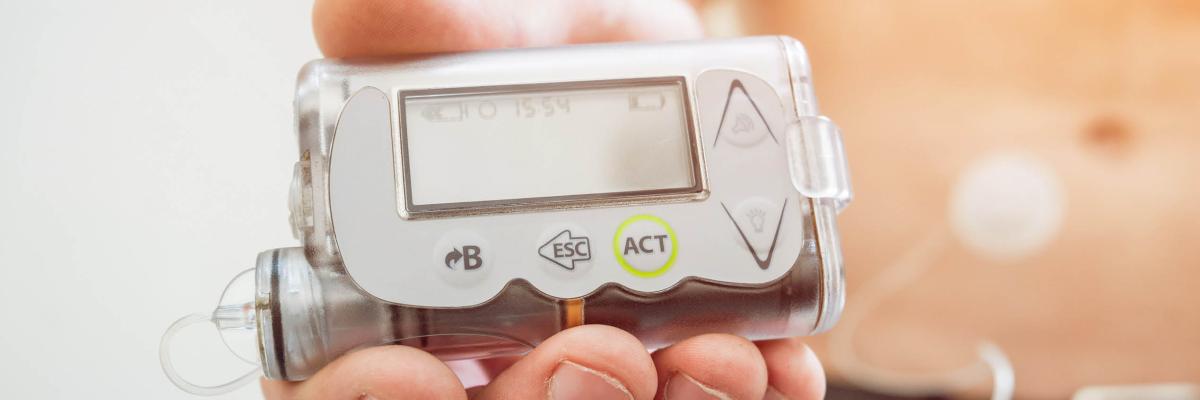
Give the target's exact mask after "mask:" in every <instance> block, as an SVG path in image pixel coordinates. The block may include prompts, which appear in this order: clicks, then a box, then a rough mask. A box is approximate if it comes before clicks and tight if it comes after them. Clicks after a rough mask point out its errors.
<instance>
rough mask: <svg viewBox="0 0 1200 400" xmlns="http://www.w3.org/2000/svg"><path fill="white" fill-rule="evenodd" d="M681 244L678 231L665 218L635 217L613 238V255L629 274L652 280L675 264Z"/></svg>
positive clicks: (618, 228) (622, 224)
mask: <svg viewBox="0 0 1200 400" xmlns="http://www.w3.org/2000/svg"><path fill="white" fill-rule="evenodd" d="M678 253H679V242H678V240H676V238H675V230H674V229H671V225H670V224H667V221H663V219H662V218H659V217H655V216H653V215H648V214H640V215H634V216H632V217H629V219H626V220H625V222H622V223H621V225H620V226H618V227H617V233H616V234H615V235H613V255H615V256H617V262H618V263H620V264H621V267H622V268H625V270H626V271H629V273H631V274H633V275H635V276H640V277H643V278H653V277H656V276H659V275H662V274H663V273H664V272H667V269H670V268H671V265H673V264H675V256H676V255H677V254H678Z"/></svg>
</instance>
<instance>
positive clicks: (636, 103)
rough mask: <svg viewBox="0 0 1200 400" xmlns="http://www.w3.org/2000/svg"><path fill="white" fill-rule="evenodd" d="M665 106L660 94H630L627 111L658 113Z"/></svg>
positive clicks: (663, 97) (664, 100)
mask: <svg viewBox="0 0 1200 400" xmlns="http://www.w3.org/2000/svg"><path fill="white" fill-rule="evenodd" d="M666 104H667V97H666V96H663V94H662V92H649V93H645V92H643V93H630V94H629V111H658V110H662V109H663V106H665V105H666Z"/></svg>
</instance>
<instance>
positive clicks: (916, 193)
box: [0, 0, 1200, 399]
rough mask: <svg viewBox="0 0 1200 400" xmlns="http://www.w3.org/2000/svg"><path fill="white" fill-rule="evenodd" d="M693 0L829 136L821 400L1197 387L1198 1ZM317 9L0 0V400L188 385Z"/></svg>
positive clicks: (285, 121) (258, 219) (277, 186)
mask: <svg viewBox="0 0 1200 400" xmlns="http://www.w3.org/2000/svg"><path fill="white" fill-rule="evenodd" d="M695 4H696V6H697V8H698V10H699V13H700V15H701V16H702V18H703V19H704V21H705V24H706V27H707V29H708V31H709V33H710V34H711V35H713V36H732V35H749V34H786V35H791V36H794V37H796V38H799V39H800V40H801V41H803V42H804V43H805V44H806V45H807V46H808V50H809V52H810V56H811V59H812V62H813V69H814V74H815V78H816V79H815V82H816V87H817V92H818V93H817V94H818V97H819V98H820V99H821V102H822V107H823V113H824V114H827V115H829V116H831V117H832V118H833V119H834V120H836V121H838V122H839V124H840V125H841V126H842V129H843V131H844V136H845V141H846V148H847V153H848V155H849V157H850V162H851V169H852V173H853V182H854V186H855V190H856V200H855V202H854V203H853V204H852V205H851V206H850V208H848V209H847V211H846V212H845V213H844V214H843V216H842V218H841V227H842V236H843V246H844V249H843V250H844V253H845V259H846V265H847V279H848V282H849V285H850V287H849V298H848V303H847V309H846V312H845V315H844V316H843V320H842V322H841V323H840V324H839V325H838V326H837V328H835V329H834V330H833V331H832V332H830V333H828V334H825V335H822V336H820V337H816V338H813V339H812V340H811V343H812V344H813V346H814V347H815V348H816V350H817V352H818V353H819V355H820V357H821V358H822V360H823V361H824V362H825V364H826V367H827V368H828V369H829V376H830V381H831V386H832V387H831V392H830V398H873V397H877V396H898V397H902V396H910V397H966V398H978V397H986V396H988V395H989V394H991V393H992V392H993V390H994V387H993V386H994V385H993V381H994V380H996V379H997V378H999V380H1000V382H1001V383H1007V382H1009V381H1008V380H1006V378H1007V377H1012V378H1013V380H1012V381H1011V382H1015V385H1013V386H1011V387H1010V388H1011V389H1012V390H1013V391H1014V393H1015V396H1016V397H1018V398H1067V397H1071V396H1073V395H1075V396H1077V397H1078V398H1082V399H1091V398H1102V397H1096V396H1101V395H1103V394H1105V393H1109V394H1112V393H1117V394H1120V393H1125V394H1127V395H1128V396H1127V398H1150V396H1153V395H1163V396H1168V395H1176V396H1184V397H1176V398H1188V397H1186V396H1188V395H1189V394H1190V395H1191V396H1200V392H1198V391H1196V389H1195V387H1194V386H1187V385H1185V384H1187V383H1196V382H1198V381H1200V290H1196V289H1194V288H1195V287H1196V286H1197V285H1198V284H1200V204H1198V203H1197V201H1198V200H1200V156H1198V155H1197V154H1200V3H1197V2H1193V1H1183V0H1176V1H1169V0H1163V1H1145V2H1135V1H1108V0H1097V1H1083V0H1064V1H1026V0H1020V1H1010V2H958V1H948V0H942V1H933V0H928V1H926V0H919V1H904V2H900V1H892V2H885V1H839V2H816V1H732V0H710V1H703V0H699V1H696V2H695ZM310 7H311V4H310V3H309V2H305V1H302V2H283V1H267V2H243V3H236V4H234V3H224V2H154V1H127V2H119V3H112V4H110V3H107V2H105V3H100V2H85V1H53V2H50V1H47V2H3V3H0V27H2V28H0V29H2V31H0V32H2V34H0V49H2V50H3V54H4V55H3V57H0V72H2V73H0V88H3V91H4V92H3V94H0V120H3V121H5V122H7V124H6V126H5V127H4V128H2V131H0V132H3V133H2V136H0V137H2V138H3V139H5V141H4V144H3V145H0V226H3V227H5V228H7V229H4V230H2V231H0V267H2V268H3V269H2V271H3V275H4V277H5V278H4V279H3V280H2V282H4V285H3V288H2V289H0V315H3V316H4V321H5V322H4V323H3V325H2V326H3V335H0V338H2V339H0V359H3V360H5V363H3V364H2V365H0V382H3V385H0V397H4V398H68V397H72V398H77V397H111V398H181V399H182V398H192V397H191V396H189V395H186V394H185V393H183V392H181V391H179V390H178V389H176V388H175V387H174V386H172V385H171V384H170V383H169V382H168V381H167V380H166V379H165V378H164V377H163V375H162V373H161V372H160V370H159V367H158V358H157V351H158V338H159V336H160V335H161V333H162V330H163V329H164V328H165V327H166V326H167V325H168V324H169V323H171V322H172V321H173V320H174V319H175V318H177V317H179V316H180V315H182V314H184V313H187V312H191V311H201V310H207V309H209V308H211V307H212V306H213V304H214V303H215V302H216V300H217V296H218V292H217V290H218V289H219V288H221V287H223V285H224V284H225V283H226V282H227V280H228V279H229V278H230V277H231V276H233V275H234V274H235V273H237V272H238V271H241V270H243V269H245V268H248V267H250V266H251V265H252V262H253V257H254V255H255V254H256V253H257V252H258V251H259V250H261V249H265V248H270V247H282V246H289V245H293V243H294V240H293V239H292V238H291V236H290V234H289V231H288V228H287V224H286V220H287V214H286V203H285V201H286V193H287V184H288V182H289V179H290V176H291V165H292V163H293V162H294V161H295V157H296V156H295V142H294V136H293V132H292V131H293V128H292V110H291V100H292V92H293V89H294V77H295V73H296V70H297V69H298V68H299V66H300V65H302V64H303V63H304V62H305V61H307V60H309V59H312V58H317V57H319V56H320V54H319V52H318V51H317V49H316V47H315V45H314V44H313V41H312V39H311V38H312V32H311V27H310V25H309V24H310V19H309V18H310V17H309V8H310ZM217 346H219V345H217ZM214 351H223V349H220V348H219V347H218V348H214ZM213 362H214V363H215V362H216V361H213ZM201 367H204V368H208V369H210V370H211V369H217V370H220V369H222V368H225V367H226V366H225V365H223V364H212V365H202V366H201ZM209 367H212V368H209ZM242 368H244V367H243V366H242V365H240V364H238V363H236V362H232V361H231V364H229V365H228V368H227V369H226V370H228V371H230V373H229V375H228V376H215V377H213V382H215V381H217V380H220V379H221V378H228V377H231V376H232V375H234V374H235V373H237V372H241V369H242ZM184 372H189V371H184ZM1006 373H1011V375H1006ZM1146 385H1150V386H1146ZM1005 386H1008V385H1005ZM1118 386H1119V387H1121V388H1119V389H1118V388H1114V387H1118ZM1089 387H1090V388H1091V389H1084V388H1089ZM1096 387H1101V388H1100V389H1096ZM1081 389H1082V390H1081ZM1114 390H1115V391H1114ZM1129 390H1133V392H1129ZM1122 391H1124V392H1122ZM1130 393H1132V394H1130ZM1089 396H1091V397H1089ZM258 397H259V394H258V391H257V388H255V387H248V388H243V389H241V390H239V391H237V392H235V393H233V394H231V395H228V396H227V398H246V399H250V398H258ZM1193 398H1194V397H1193Z"/></svg>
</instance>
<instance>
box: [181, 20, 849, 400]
mask: <svg viewBox="0 0 1200 400" xmlns="http://www.w3.org/2000/svg"><path fill="white" fill-rule="evenodd" d="M295 115H296V128H297V131H298V137H299V145H300V146H299V147H300V148H299V149H300V152H299V161H298V162H297V163H296V164H295V169H294V177H293V182H292V187H291V196H290V210H291V221H290V222H291V226H292V229H293V233H294V234H295V236H296V238H297V239H299V240H300V241H301V242H302V243H303V246H302V247H291V248H280V249H274V250H268V251H265V252H263V253H261V254H259V256H258V260H257V264H256V266H255V267H254V268H253V269H250V270H247V271H246V272H244V273H242V274H241V275H239V276H238V277H237V278H235V279H234V280H233V282H231V283H230V285H229V287H227V288H226V290H225V293H224V294H223V296H222V298H221V300H220V303H219V305H218V307H217V308H216V310H215V311H214V312H211V313H205V314H196V315H192V316H189V317H185V318H183V319H181V320H179V321H178V322H177V323H176V324H175V325H173V326H172V328H171V329H170V330H168V332H167V335H164V338H163V342H162V345H161V348H160V350H161V352H160V357H161V358H162V360H161V361H162V363H163V367H164V370H165V371H166V372H167V375H168V377H170V378H171V380H172V381H173V382H175V383H176V384H177V385H179V386H180V387H182V388H184V389H185V390H188V391H190V392H193V393H199V394H215V393H221V392H224V391H227V390H228V389H230V388H232V387H236V386H237V385H239V384H241V383H245V382H248V381H250V380H253V379H257V377H258V376H259V375H265V376H266V377H267V378H268V379H280V380H293V381H294V380H303V379H306V378H308V377H309V376H312V375H313V374H314V373H315V372H316V371H317V370H318V369H320V368H321V367H322V366H324V365H326V364H327V363H329V362H331V361H332V360H334V359H335V358H337V357H338V356H340V355H342V354H344V353H346V352H348V351H350V350H353V349H356V348H360V347H364V346H373V345H384V344H402V345H408V346H413V347H417V348H420V349H423V350H425V351H428V352H430V353H432V354H434V355H435V356H438V357H439V358H442V359H446V360H453V359H467V358H484V357H492V356H500V355H514V354H522V353H524V352H526V351H528V350H530V349H531V348H532V347H533V346H536V345H537V344H538V343H540V342H541V341H543V340H545V339H546V338H548V337H550V336H551V335H553V334H555V333H556V332H559V331H562V330H564V329H568V328H571V327H573V326H578V325H582V324H605V325H611V326H614V327H618V328H621V329H624V330H626V331H628V332H630V333H632V334H633V335H635V336H636V337H638V338H639V339H640V340H642V341H643V342H644V343H645V344H646V346H647V347H650V348H658V347H663V346H667V345H670V344H671V343H673V342H675V341H679V340H682V339H684V338H687V337H690V336H693V335H697V334H701V333H714V332H721V333H730V334H735V335H741V336H744V337H747V338H749V339H752V340H760V339H770V338H781V337H789V336H798V335H811V334H815V333H819V332H822V331H825V330H827V329H829V328H830V327H832V326H833V325H834V323H835V322H836V321H837V319H838V316H839V315H840V313H841V311H842V306H843V299H844V292H843V288H844V283H843V279H844V278H843V272H842V271H843V266H842V257H841V253H840V251H841V250H840V245H839V238H838V229H837V223H836V216H837V214H838V212H840V211H841V210H842V209H843V208H844V207H845V206H846V205H847V204H848V203H849V201H850V199H851V197H852V192H851V187H850V183H849V176H848V171H847V168H846V158H845V155H844V151H843V147H842V142H841V136H840V135H841V134H840V131H839V130H838V128H837V126H836V125H835V124H834V123H833V122H832V121H830V120H829V119H827V118H825V117H823V116H821V115H820V113H819V112H818V109H817V102H816V98H815V97H814V95H813V86H812V80H811V74H810V67H809V63H808V58H807V55H806V53H805V51H804V48H803V46H802V45H801V44H800V43H799V42H797V41H796V40H794V39H792V38H788V37H751V38H738V39H722V40H702V41H686V42H666V43H635V44H628V43H626V44H595V45H575V46H566V47H558V48H539V49H506V50H491V51H477V52H466V53H454V54H436V55H422V56H413V57H408V58H404V59H390V60H377V59H371V60H333V59H323V60H317V61H313V62H310V63H309V64H307V65H306V66H304V68H303V69H302V70H301V71H300V74H299V79H298V83H297V88H296V97H295ZM205 322H211V323H213V324H215V325H216V327H217V328H218V331H219V332H220V333H221V336H222V338H223V339H224V340H225V343H226V345H227V346H228V347H229V349H230V350H232V351H233V352H234V353H235V354H237V355H238V356H239V357H241V358H242V359H244V360H246V361H247V362H248V363H251V364H254V365H256V366H257V368H255V369H254V370H252V371H250V372H249V373H247V374H246V375H245V376H243V377H242V378H241V379H239V380H237V381H234V382H230V383H228V384H225V385H220V386H200V385H195V384H192V383H190V382H188V381H187V380H185V379H183V378H181V377H180V376H179V374H177V373H176V372H175V369H174V367H173V365H172V361H171V357H170V354H171V352H170V349H169V348H168V342H169V340H168V339H169V338H170V337H171V336H172V334H173V333H174V332H175V331H176V330H178V329H179V328H181V327H182V326H185V325H189V324H193V323H205ZM260 371H261V372H260Z"/></svg>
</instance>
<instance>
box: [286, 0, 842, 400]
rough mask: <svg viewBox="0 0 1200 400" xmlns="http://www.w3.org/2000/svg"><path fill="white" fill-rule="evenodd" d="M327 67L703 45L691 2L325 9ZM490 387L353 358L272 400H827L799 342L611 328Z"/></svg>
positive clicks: (423, 364) (423, 363) (450, 2)
mask: <svg viewBox="0 0 1200 400" xmlns="http://www.w3.org/2000/svg"><path fill="white" fill-rule="evenodd" d="M313 26H314V31H315V34H316V39H317V43H318V44H319V45H320V47H321V50H322V51H323V52H324V53H325V55H326V56H328V57H359V56H389V55H403V54H413V53H429V52H447V51H467V50H479V49H486V48H498V47H530V46H550V45H557V44H568V43H581V42H605V41H632V40H672V39H688V38H697V37H699V36H700V35H701V28H700V25H699V23H698V22H697V20H696V16H695V13H694V11H693V10H692V9H691V8H690V6H689V5H688V4H687V3H685V2H683V1H676V0H661V1H637V0H580V1H532V0H512V1H499V0H497V1H478V0H445V1H438V0H407V1H406V0H391V1H389V0H317V1H316V4H315V6H314V10H313ZM481 365H482V366H483V367H484V370H485V371H487V372H488V374H489V375H490V378H491V380H490V382H489V383H488V384H487V385H485V386H480V387H474V388H470V389H464V387H463V384H462V383H461V382H460V380H459V379H458V377H457V376H456V375H455V373H454V371H452V370H451V369H450V367H448V366H447V365H446V364H444V363H442V362H441V361H439V360H438V359H436V358H435V357H434V356H432V355H430V354H429V353H426V352H423V351H421V350H418V349H415V348H411V347H404V346H381V347H373V348H368V349H363V350H359V351H355V352H352V353H350V354H347V355H345V356H342V357H341V358H339V359H338V360H336V361H334V362H332V363H330V364H329V365H327V366H325V367H324V368H323V369H322V370H321V371H320V372H318V373H317V374H316V375H314V376H313V377H311V378H310V379H308V380H307V381H304V382H280V381H266V380H264V381H263V383H262V388H263V393H264V394H265V396H266V397H267V398H268V399H272V400H275V399H381V400H382V399H466V398H468V397H470V398H474V399H547V398H549V399H610V398H611V399H663V398H669V399H672V400H677V399H704V398H719V399H723V398H732V399H753V400H757V399H764V398H767V399H777V398H788V399H816V398H821V397H823V395H824V393H825V375H824V372H823V371H822V369H821V365H820V362H819V361H817V358H816V356H815V355H814V354H813V353H812V351H811V350H810V349H809V348H808V347H807V346H805V345H804V344H802V343H800V342H799V341H797V340H795V339H783V340H774V341H765V342H758V343H751V342H749V341H747V340H745V339H743V338H740V337H736V336H731V335H720V334H710V335H700V336H696V337H692V338H689V339H687V340H684V341H682V342H679V343H676V344H674V345H672V346H670V347H668V348H665V349H661V350H659V351H656V352H655V353H654V354H649V353H647V351H646V349H645V347H644V346H643V345H642V343H640V342H639V341H638V340H637V339H636V338H635V337H633V336H632V335H630V334H629V333H626V332H624V331H621V330H619V329H616V328H613V327H608V326H602V325H584V326H579V327H575V328H571V329H568V330H565V331H562V332H559V333H558V334H556V335H554V336H552V337H550V338H549V339H547V340H546V341H545V342H543V343H542V344H541V345H539V346H538V347H537V348H536V349H534V350H533V351H531V352H530V353H529V354H527V355H525V356H523V357H520V358H511V359H501V360H484V361H482V362H481Z"/></svg>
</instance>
